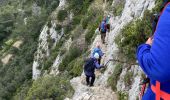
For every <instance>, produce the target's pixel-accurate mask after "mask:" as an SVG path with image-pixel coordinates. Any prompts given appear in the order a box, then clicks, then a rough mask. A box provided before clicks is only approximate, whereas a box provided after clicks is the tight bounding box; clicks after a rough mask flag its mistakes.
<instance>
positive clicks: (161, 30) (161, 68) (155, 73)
mask: <svg viewBox="0 0 170 100" xmlns="http://www.w3.org/2000/svg"><path fill="white" fill-rule="evenodd" d="M169 1H170V0H169ZM169 9H170V3H167V4H166V6H165V7H164V9H163V11H162V13H161V15H160V17H159V20H158V24H157V27H156V30H155V33H154V36H153V37H152V38H151V37H150V38H149V39H148V40H147V41H146V43H144V44H142V45H140V46H139V47H138V49H137V59H138V61H139V64H140V66H141V68H142V69H143V71H144V72H145V74H146V75H147V77H148V78H149V79H150V82H149V86H148V88H147V91H146V93H145V94H144V95H143V97H142V100H170V74H169V73H170V53H169V52H170V44H169V43H170V28H169V26H170V10H169Z"/></svg>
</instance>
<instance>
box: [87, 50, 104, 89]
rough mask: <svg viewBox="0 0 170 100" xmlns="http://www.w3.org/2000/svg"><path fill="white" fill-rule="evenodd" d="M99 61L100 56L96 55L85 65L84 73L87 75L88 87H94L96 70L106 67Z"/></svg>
mask: <svg viewBox="0 0 170 100" xmlns="http://www.w3.org/2000/svg"><path fill="white" fill-rule="evenodd" d="M98 59H99V54H98V53H95V54H94V56H93V57H90V59H88V60H87V61H86V63H85V65H84V73H85V75H86V82H87V85H89V86H93V83H94V81H95V73H94V72H95V69H100V68H102V67H104V66H102V65H100V64H99V63H98V61H97V60H98ZM90 78H91V79H90Z"/></svg>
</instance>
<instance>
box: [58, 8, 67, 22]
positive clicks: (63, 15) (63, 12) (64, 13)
mask: <svg viewBox="0 0 170 100" xmlns="http://www.w3.org/2000/svg"><path fill="white" fill-rule="evenodd" d="M66 17H67V11H66V10H60V11H59V12H58V16H57V19H58V20H59V21H61V22H62V21H64V20H65V18H66Z"/></svg>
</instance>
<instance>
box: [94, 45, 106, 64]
mask: <svg viewBox="0 0 170 100" xmlns="http://www.w3.org/2000/svg"><path fill="white" fill-rule="evenodd" d="M95 53H98V54H99V59H98V63H99V65H100V63H101V59H102V56H103V55H104V53H103V52H102V50H101V48H100V44H99V43H97V44H96V48H94V49H93V52H92V55H91V56H92V57H93V56H94V54H95Z"/></svg>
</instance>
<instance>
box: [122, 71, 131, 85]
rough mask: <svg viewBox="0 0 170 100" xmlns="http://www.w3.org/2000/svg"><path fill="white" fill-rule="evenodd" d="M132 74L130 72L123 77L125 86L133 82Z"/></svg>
mask: <svg viewBox="0 0 170 100" xmlns="http://www.w3.org/2000/svg"><path fill="white" fill-rule="evenodd" d="M132 77H133V73H132V72H129V71H128V72H127V73H126V75H125V76H124V82H125V85H126V86H130V85H131V84H132V81H133V78H132Z"/></svg>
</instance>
